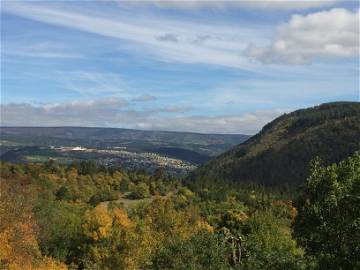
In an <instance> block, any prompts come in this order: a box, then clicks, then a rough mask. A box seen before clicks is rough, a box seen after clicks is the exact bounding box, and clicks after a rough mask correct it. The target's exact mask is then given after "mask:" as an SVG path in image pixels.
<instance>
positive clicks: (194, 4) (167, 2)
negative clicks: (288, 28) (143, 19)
mask: <svg viewBox="0 0 360 270" xmlns="http://www.w3.org/2000/svg"><path fill="white" fill-rule="evenodd" d="M342 1H343V0H286V1H284V0H251V1H249V0H238V1H227V0H210V1H209V0H180V1H179V0H174V1H173V0H141V1H139V0H132V2H133V3H138V4H144V3H145V4H152V5H155V6H157V7H162V8H177V9H179V8H180V9H199V8H212V9H227V8H249V9H270V10H274V9H275V10H276V9H277V10H279V9H280V10H303V9H309V8H317V7H327V6H332V5H334V4H336V3H339V2H342Z"/></svg>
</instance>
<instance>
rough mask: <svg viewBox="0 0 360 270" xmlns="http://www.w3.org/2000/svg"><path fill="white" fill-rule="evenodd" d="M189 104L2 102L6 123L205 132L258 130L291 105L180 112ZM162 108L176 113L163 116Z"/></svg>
mask: <svg viewBox="0 0 360 270" xmlns="http://www.w3.org/2000/svg"><path fill="white" fill-rule="evenodd" d="M185 110H187V108H185V107H184V108H182V107H179V106H178V107H175V106H173V107H166V108H159V109H147V110H132V109H130V108H129V107H128V103H127V102H126V100H123V99H121V98H108V99H99V100H93V101H75V102H70V103H57V104H44V105H32V104H28V103H10V104H2V105H1V123H0V124H1V125H2V126H99V127H106V126H111V127H123V128H135V129H136V128H137V129H150V130H169V131H171V130H173V131H192V132H203V133H244V134H254V133H255V132H257V131H258V130H259V129H261V127H262V126H264V125H265V124H266V123H268V122H269V121H271V120H273V119H274V118H276V117H277V116H279V115H281V114H282V113H284V112H288V111H289V110H288V109H274V110H267V111H257V112H253V113H245V114H241V115H224V116H197V115H193V116H179V114H181V113H182V112H183V111H185ZM161 112H165V113H172V114H173V113H174V114H175V115H174V116H169V114H167V115H166V116H162V115H161V114H159V113H161Z"/></svg>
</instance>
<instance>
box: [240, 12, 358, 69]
mask: <svg viewBox="0 0 360 270" xmlns="http://www.w3.org/2000/svg"><path fill="white" fill-rule="evenodd" d="M359 15H360V13H359V10H358V11H356V12H351V11H348V10H346V9H342V8H336V9H331V10H329V11H321V12H316V13H311V14H308V15H294V16H292V18H291V20H290V21H289V22H288V23H286V24H284V25H282V26H280V27H279V29H278V34H277V36H276V39H275V40H274V41H273V43H272V44H271V45H270V46H264V47H262V46H256V45H253V44H250V45H249V46H248V48H247V49H246V51H245V53H246V55H248V56H249V57H253V58H255V59H257V60H259V61H261V62H263V63H266V64H270V63H287V64H306V63H310V62H311V61H312V60H313V59H315V58H323V57H353V56H358V55H359V35H360V33H359Z"/></svg>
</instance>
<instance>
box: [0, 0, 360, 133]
mask: <svg viewBox="0 0 360 270" xmlns="http://www.w3.org/2000/svg"><path fill="white" fill-rule="evenodd" d="M0 12H1V105H0V106H1V115H0V116H1V118H0V119H1V125H2V126H98V127H121V128H133V129H144V130H170V131H190V132H201V133H242V134H255V133H256V132H258V131H259V130H260V129H261V128H262V126H264V125H265V124H266V123H267V122H269V121H271V120H273V119H274V118H276V117H278V116H280V115H282V114H284V113H288V112H290V111H293V110H296V109H299V108H304V107H310V106H315V105H318V104H321V103H325V102H332V101H360V100H359V2H358V1H340V0H328V1H326V0H322V1H321V0H320V1H310V0H307V1H294V0H288V1H279V0H277V1H275V0H272V1H271V0H263V1H257V0H253V1H232V2H229V1H177V2H174V1H152V0H149V1H106V0H98V1H84V0H82V1H40V0H38V1H33V2H32V1H10V0H7V1H6V0H5V1H1V9H0Z"/></svg>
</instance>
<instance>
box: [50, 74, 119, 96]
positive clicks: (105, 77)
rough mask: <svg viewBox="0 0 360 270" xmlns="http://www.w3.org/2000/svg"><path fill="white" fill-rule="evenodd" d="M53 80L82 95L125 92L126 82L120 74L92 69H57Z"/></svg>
mask: <svg viewBox="0 0 360 270" xmlns="http://www.w3.org/2000/svg"><path fill="white" fill-rule="evenodd" d="M53 80H54V81H57V82H58V83H59V84H61V86H62V88H64V89H66V90H70V91H74V92H77V93H79V94H81V95H84V96H98V95H115V94H120V93H121V94H124V92H126V83H125V82H124V80H123V79H122V77H121V75H120V74H116V73H111V72H94V71H86V70H85V71H84V70H83V71H57V72H54V74H53Z"/></svg>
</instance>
